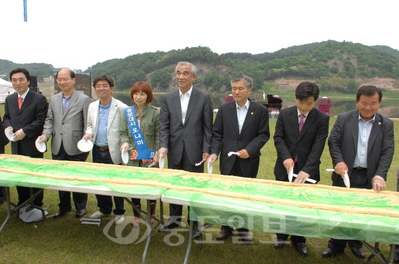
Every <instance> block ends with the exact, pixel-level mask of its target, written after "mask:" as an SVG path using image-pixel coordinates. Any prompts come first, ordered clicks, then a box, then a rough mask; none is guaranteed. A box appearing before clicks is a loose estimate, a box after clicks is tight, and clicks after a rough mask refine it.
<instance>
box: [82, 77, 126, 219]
mask: <svg viewBox="0 0 399 264" xmlns="http://www.w3.org/2000/svg"><path fill="white" fill-rule="evenodd" d="M93 87H94V89H95V91H96V94H97V96H98V98H99V100H97V101H95V102H92V103H91V104H90V105H89V112H88V114H87V127H86V134H85V135H84V136H83V139H85V140H92V141H93V143H94V147H93V150H92V155H93V162H95V163H105V164H122V158H121V150H120V134H119V127H120V123H121V119H122V117H123V115H124V110H125V109H126V108H127V105H126V104H124V103H122V102H121V101H119V100H118V99H115V98H114V97H112V92H113V91H114V79H112V78H111V77H108V76H106V75H99V76H97V77H96V78H94V81H93ZM96 198H97V205H98V207H99V210H98V211H97V212H95V213H93V214H92V215H91V216H90V218H92V219H98V218H101V217H103V216H105V215H109V214H111V212H112V197H111V196H107V195H98V194H96ZM114 202H115V210H114V214H115V224H116V225H119V224H122V223H123V221H124V219H125V217H124V216H123V214H124V213H125V209H124V204H123V202H124V198H123V197H114Z"/></svg>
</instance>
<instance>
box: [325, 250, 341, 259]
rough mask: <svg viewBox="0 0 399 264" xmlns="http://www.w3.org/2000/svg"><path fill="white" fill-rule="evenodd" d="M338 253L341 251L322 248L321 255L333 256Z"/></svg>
mask: <svg viewBox="0 0 399 264" xmlns="http://www.w3.org/2000/svg"><path fill="white" fill-rule="evenodd" d="M339 253H342V252H337V251H336V250H334V249H331V248H327V249H326V250H324V251H323V252H322V253H321V255H322V256H323V258H332V257H335V256H336V255H338V254H339Z"/></svg>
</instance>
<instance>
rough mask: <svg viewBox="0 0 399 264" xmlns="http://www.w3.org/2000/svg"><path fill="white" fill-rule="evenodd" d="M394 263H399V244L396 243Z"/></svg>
mask: <svg viewBox="0 0 399 264" xmlns="http://www.w3.org/2000/svg"><path fill="white" fill-rule="evenodd" d="M393 263H395V264H396V263H399V245H395V250H394V254H393Z"/></svg>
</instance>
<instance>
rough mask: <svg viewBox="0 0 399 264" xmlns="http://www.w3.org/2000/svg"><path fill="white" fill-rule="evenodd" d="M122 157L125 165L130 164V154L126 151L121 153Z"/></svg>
mask: <svg viewBox="0 0 399 264" xmlns="http://www.w3.org/2000/svg"><path fill="white" fill-rule="evenodd" d="M121 157H122V162H123V164H127V163H128V162H129V152H128V151H125V152H123V151H122V152H121Z"/></svg>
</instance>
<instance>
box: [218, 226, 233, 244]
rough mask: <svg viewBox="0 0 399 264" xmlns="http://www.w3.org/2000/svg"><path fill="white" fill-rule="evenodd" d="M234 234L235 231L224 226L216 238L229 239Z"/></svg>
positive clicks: (219, 239)
mask: <svg viewBox="0 0 399 264" xmlns="http://www.w3.org/2000/svg"><path fill="white" fill-rule="evenodd" d="M232 234H233V231H232V230H231V229H230V228H224V229H222V230H221V231H220V233H219V234H218V236H217V237H216V240H218V241H222V240H226V239H228V238H229V237H230V236H231V235H232Z"/></svg>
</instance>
